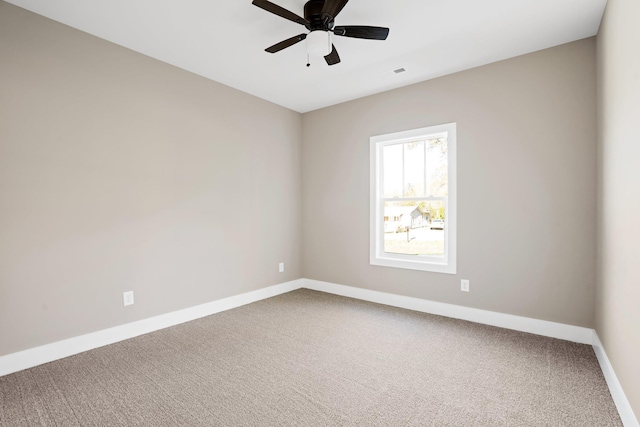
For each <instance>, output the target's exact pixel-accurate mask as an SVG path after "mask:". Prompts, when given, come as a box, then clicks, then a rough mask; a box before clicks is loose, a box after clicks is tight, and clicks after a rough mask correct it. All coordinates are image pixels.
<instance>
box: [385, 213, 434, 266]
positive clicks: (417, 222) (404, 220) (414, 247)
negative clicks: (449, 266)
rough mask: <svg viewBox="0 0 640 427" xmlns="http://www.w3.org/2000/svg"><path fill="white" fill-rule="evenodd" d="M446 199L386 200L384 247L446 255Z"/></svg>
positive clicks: (390, 250)
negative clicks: (444, 200) (418, 200)
mask: <svg viewBox="0 0 640 427" xmlns="http://www.w3.org/2000/svg"><path fill="white" fill-rule="evenodd" d="M444 227H445V210H444V202H443V201H441V200H437V201H420V202H417V201H416V202H385V204H384V251H385V252H388V253H394V254H405V255H428V256H442V257H444Z"/></svg>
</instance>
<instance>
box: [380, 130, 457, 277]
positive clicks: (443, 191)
mask: <svg viewBox="0 0 640 427" xmlns="http://www.w3.org/2000/svg"><path fill="white" fill-rule="evenodd" d="M370 141H371V219H370V227H371V242H370V246H371V248H370V249H371V258H370V261H371V264H372V265H381V266H386V267H397V268H408V269H413V270H423V271H433V272H439V273H450V274H455V272H456V124H455V123H449V124H446V125H440V126H431V127H427V128H422V129H414V130H410V131H405V132H398V133H393V134H388V135H380V136H374V137H372V138H371V139H370Z"/></svg>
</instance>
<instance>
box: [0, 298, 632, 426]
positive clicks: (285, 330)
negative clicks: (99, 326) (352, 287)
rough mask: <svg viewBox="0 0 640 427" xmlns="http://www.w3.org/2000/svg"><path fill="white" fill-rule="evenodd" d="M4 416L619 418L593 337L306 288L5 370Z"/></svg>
mask: <svg viewBox="0 0 640 427" xmlns="http://www.w3.org/2000/svg"><path fill="white" fill-rule="evenodd" d="M0 425H2V426H40V425H46V426H74V425H82V426H125V425H126V426H132V425H136V426H223V425H224V426H276V425H277V426H284V425H296V426H341V425H362V426H376V425H384V426H404V425H412V426H465V427H469V426H580V427H585V426H598V427H603V426H621V425H622V424H621V421H620V418H619V417H618V414H617V412H616V409H615V406H614V404H613V401H612V400H611V396H610V394H609V391H608V389H607V386H606V384H605V380H604V378H603V375H602V372H601V371H600V368H599V366H598V363H597V360H596V357H595V355H594V353H593V349H592V348H591V347H590V346H586V345H580V344H574V343H570V342H566V341H561V340H556V339H550V338H544V337H540V336H536V335H530V334H525V333H520V332H514V331H509V330H505V329H500V328H495V327H490V326H483V325H478V324H474V323H469V322H464V321H459V320H452V319H448V318H444V317H438V316H432V315H427V314H422V313H416V312H412V311H408V310H402V309H396V308H391V307H387V306H381V305H377V304H371V303H366V302H361V301H357V300H353V299H349V298H342V297H338V296H333V295H328V294H323V293H320V292H314V291H310V290H298V291H294V292H291V293H288V294H285V295H281V296H278V297H275V298H271V299H268V300H265V301H261V302H258V303H254V304H250V305H247V306H244V307H240V308H237V309H234V310H231V311H227V312H224V313H220V314H216V315H214V316H210V317H207V318H204V319H201V320H197V321H193V322H190V323H187V324H183V325H179V326H175V327H172V328H169V329H165V330H162V331H159V332H155V333H152V334H148V335H144V336H141V337H138V338H134V339H131V340H128V341H124V342H121V343H118V344H114V345H110V346H107V347H103V348H100V349H97V350H93V351H89V352H86V353H83V354H80V355H77V356H73V357H69V358H66V359H63V360H60V361H57V362H53V363H49V364H46V365H42V366H39V367H36V368H33V369H29V370H26V371H22V372H19V373H16V374H13V375H8V376H5V377H2V378H0Z"/></svg>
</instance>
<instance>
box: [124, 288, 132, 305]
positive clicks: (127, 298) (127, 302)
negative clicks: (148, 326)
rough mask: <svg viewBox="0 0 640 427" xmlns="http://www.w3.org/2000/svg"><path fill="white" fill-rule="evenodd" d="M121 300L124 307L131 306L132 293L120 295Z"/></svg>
mask: <svg viewBox="0 0 640 427" xmlns="http://www.w3.org/2000/svg"><path fill="white" fill-rule="evenodd" d="M122 299H123V302H124V305H125V307H126V306H128V305H133V291H128V292H124V293H123V294H122Z"/></svg>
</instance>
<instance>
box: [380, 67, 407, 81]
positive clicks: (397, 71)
mask: <svg viewBox="0 0 640 427" xmlns="http://www.w3.org/2000/svg"><path fill="white" fill-rule="evenodd" d="M406 72H407V69H406V68H404V67H400V68H395V69H393V70H389V71H385V72H384V73H382V77H385V78H389V77H394V76H397V75H398V74H402V73H406Z"/></svg>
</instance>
